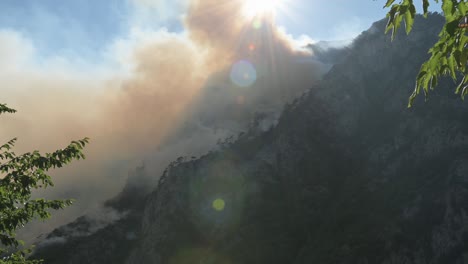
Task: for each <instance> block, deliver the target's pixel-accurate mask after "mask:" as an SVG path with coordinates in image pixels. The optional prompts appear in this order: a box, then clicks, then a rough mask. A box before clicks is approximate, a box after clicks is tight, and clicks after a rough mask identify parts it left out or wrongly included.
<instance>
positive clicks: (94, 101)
mask: <svg viewBox="0 0 468 264" xmlns="http://www.w3.org/2000/svg"><path fill="white" fill-rule="evenodd" d="M242 9H243V1H242V0H233V1H219V0H191V1H190V2H189V3H188V8H187V13H186V14H185V16H184V28H185V32H184V33H171V32H167V31H164V30H161V31H160V32H158V33H155V35H154V37H148V38H146V39H140V40H139V41H137V43H136V44H135V45H133V46H131V50H130V51H129V52H128V54H129V55H130V56H129V59H127V57H126V56H125V54H114V55H115V56H116V57H118V56H121V57H122V58H124V59H121V60H120V61H123V63H124V64H128V65H131V67H130V66H129V67H127V68H129V70H128V71H125V72H124V73H123V72H122V71H112V70H102V69H99V70H96V71H92V70H88V69H85V70H82V69H76V68H74V67H73V66H70V65H72V64H73V62H67V61H60V60H58V61H56V60H52V61H48V62H44V63H43V64H42V65H39V66H37V65H36V66H30V65H29V64H28V63H27V56H28V54H29V53H34V48H33V45H30V44H28V42H27V41H24V40H22V39H21V38H22V37H21V36H20V35H15V34H14V33H12V32H0V40H1V39H2V38H4V39H5V41H0V54H3V53H5V54H9V56H7V57H6V58H7V60H9V62H5V60H4V61H0V85H1V86H2V90H3V91H2V96H1V98H0V99H1V102H6V103H8V105H9V106H11V107H14V108H16V109H17V110H19V112H18V113H17V114H14V115H9V116H2V117H1V118H2V121H1V122H2V130H1V131H0V139H1V140H3V141H6V140H7V139H10V138H12V137H18V138H19V143H18V146H17V151H18V152H22V151H30V150H32V149H39V150H41V151H52V150H54V149H57V148H62V147H64V146H65V145H66V144H67V143H68V142H70V141H71V140H73V139H79V138H83V137H85V136H87V137H90V138H91V142H90V144H89V145H88V146H87V147H86V149H85V154H86V155H87V159H86V160H84V161H79V162H74V163H73V164H72V165H70V166H67V167H66V168H63V169H60V170H58V171H54V172H53V176H54V181H55V183H56V186H55V187H54V188H53V189H50V190H46V191H45V192H39V193H38V195H47V196H49V197H54V198H75V199H76V200H77V204H76V205H75V206H72V207H70V208H68V209H66V210H65V211H64V212H63V213H60V214H58V215H57V216H56V217H54V218H53V219H52V221H50V222H47V223H46V225H47V227H48V228H50V226H54V225H57V224H60V223H64V222H67V221H70V220H72V219H73V218H75V217H76V216H78V215H81V214H85V213H87V212H90V211H91V210H93V208H98V207H99V206H98V205H99V204H101V203H102V202H103V201H104V200H105V199H108V198H110V197H112V196H113V195H115V194H116V193H117V192H118V191H119V190H120V189H121V188H122V185H123V183H124V182H125V178H126V175H127V172H128V171H129V170H131V169H132V168H134V167H135V166H137V165H139V164H140V163H141V161H144V162H145V164H146V166H147V169H149V172H150V173H149V174H150V175H152V177H154V178H157V177H158V176H159V175H160V174H161V172H162V171H163V170H164V168H165V167H166V166H167V165H168V163H169V162H171V161H172V160H174V159H176V158H177V157H178V156H198V155H200V154H203V153H205V152H207V151H208V150H210V149H212V148H213V147H215V146H216V142H217V140H218V139H220V138H224V137H227V136H229V135H233V134H236V133H238V132H240V131H242V130H245V129H246V128H247V126H248V125H249V123H250V122H251V120H252V118H253V117H254V116H255V115H257V114H259V113H260V114H262V115H263V116H266V117H268V120H271V122H270V123H271V124H274V120H275V118H277V117H278V115H279V113H280V112H281V109H282V106H283V105H284V104H285V103H286V102H288V101H289V100H291V99H292V98H294V97H295V96H297V95H299V94H300V93H301V92H303V91H304V90H306V89H308V88H310V87H311V85H312V84H313V83H314V82H315V81H316V80H318V79H319V78H320V76H321V75H322V74H323V73H324V72H325V71H326V68H327V67H323V65H321V64H320V63H319V62H316V61H314V60H313V59H312V57H311V54H310V53H308V52H307V51H304V50H300V49H297V48H296V47H295V46H294V41H293V40H292V39H290V38H289V37H287V36H286V35H285V34H283V33H282V32H281V31H279V30H278V29H277V28H276V25H275V23H274V15H272V14H263V15H261V16H258V17H255V18H246V17H245V15H243V11H242ZM7 40H8V41H7ZM16 42H18V43H23V44H21V45H18V43H16ZM15 43H16V44H15ZM24 43H26V44H24ZM117 46H118V45H117ZM117 50H118V49H117ZM2 56H3V55H2ZM25 56H26V58H25ZM116 60H117V59H116ZM25 61H26V62H25ZM5 65H8V67H7V66H5ZM44 228H45V227H44Z"/></svg>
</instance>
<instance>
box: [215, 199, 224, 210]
mask: <svg viewBox="0 0 468 264" xmlns="http://www.w3.org/2000/svg"><path fill="white" fill-rule="evenodd" d="M212 206H213V209H215V210H216V211H218V212H219V211H223V210H224V207H225V206H226V203H225V202H224V200H223V199H216V200H214V201H213V204H212Z"/></svg>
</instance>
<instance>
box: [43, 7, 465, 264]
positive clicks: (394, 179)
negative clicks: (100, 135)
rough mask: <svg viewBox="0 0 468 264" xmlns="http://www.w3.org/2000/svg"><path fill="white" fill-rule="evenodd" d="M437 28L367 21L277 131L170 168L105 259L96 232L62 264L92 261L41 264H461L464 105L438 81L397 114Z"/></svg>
mask: <svg viewBox="0 0 468 264" xmlns="http://www.w3.org/2000/svg"><path fill="white" fill-rule="evenodd" d="M442 23H443V18H442V17H441V16H439V15H429V17H428V18H427V19H422V18H421V17H417V20H416V22H415V27H414V29H413V32H412V33H411V34H410V35H409V36H405V35H404V33H400V34H399V35H398V36H397V37H396V39H395V40H394V41H393V42H391V41H390V36H388V35H384V33H383V30H384V27H385V21H380V22H376V23H375V24H374V25H373V26H372V27H371V28H370V29H369V30H368V31H366V32H364V33H363V34H361V35H360V36H359V37H358V38H357V39H356V40H355V41H354V43H353V45H352V47H351V48H350V49H349V50H348V51H347V52H346V53H343V54H345V55H343V56H346V57H345V58H342V60H341V62H340V63H339V64H336V65H334V66H333V68H332V69H331V70H330V72H329V73H328V74H327V75H326V76H325V78H324V79H323V80H322V81H321V82H320V84H318V85H316V86H315V87H312V88H311V89H310V90H309V92H308V93H306V94H304V95H303V96H302V97H301V98H299V99H297V100H296V101H295V102H294V103H292V104H290V105H288V106H286V107H285V110H284V112H283V114H282V116H281V118H280V120H279V123H278V125H277V126H275V127H274V128H271V129H269V130H268V131H266V132H262V131H258V130H255V129H252V130H251V131H250V132H248V133H245V134H243V135H242V136H240V137H239V138H238V139H237V140H236V141H234V142H232V143H227V144H225V146H224V148H223V149H222V150H220V151H217V152H213V153H210V154H207V155H205V156H203V157H201V158H199V159H196V160H190V161H183V162H178V163H174V164H173V165H172V166H170V167H169V168H168V169H167V171H166V173H165V174H164V175H163V176H162V177H161V178H160V181H159V184H158V187H157V188H156V189H155V190H154V191H153V192H152V193H151V194H150V195H149V196H148V197H147V198H146V200H145V204H144V210H141V211H139V212H141V218H139V219H141V225H140V226H139V228H141V229H139V230H138V232H137V238H136V239H135V240H132V241H131V242H129V243H128V244H126V246H125V248H126V250H125V252H123V251H120V250H119V249H118V248H112V249H109V250H110V251H109V252H108V253H105V255H106V256H108V255H112V254H120V255H118V256H119V257H118V258H117V259H116V258H113V260H112V261H110V260H106V259H102V257H101V258H100V256H101V255H99V252H95V251H99V250H95V251H93V252H91V251H90V249H92V248H93V247H94V246H96V247H97V248H99V249H101V250H104V248H105V246H101V247H99V246H97V245H98V244H102V245H106V244H108V245H110V244H112V243H114V242H113V241H115V239H113V238H112V235H111V233H112V232H109V233H106V234H109V236H106V238H105V239H103V238H102V236H100V235H99V232H97V233H95V234H94V235H93V236H94V238H93V237H89V238H88V240H86V241H82V243H89V245H93V246H89V245H88V246H86V248H87V249H84V250H82V248H83V247H80V246H79V245H77V246H76V251H74V253H75V255H74V256H73V258H74V259H75V260H76V259H77V257H76V256H81V255H86V254H88V255H89V254H96V259H97V258H100V259H102V260H101V261H100V262H99V261H98V262H96V261H92V262H86V261H85V262H83V261H82V262H76V261H69V259H70V258H66V257H63V258H62V262H47V259H46V263H127V264H145V263H152V264H154V263H157V264H158V263H161V264H183V263H216V264H235V263H243V264H249V263H252V264H254V263H255V264H258V263H268V264H274V263H278V264H279V263H293V264H303V263H304V264H305V263H321V264H327V263H330V264H332V263H333V264H335V263H342V264H351V263H353V264H354V263H355V264H367V263H379V264H432V263H433V264H436V263H440V264H442V263H453V264H462V263H468V123H466V120H468V105H467V104H466V103H464V102H463V101H461V100H460V99H459V98H458V97H457V96H456V95H453V86H454V84H453V83H452V82H450V81H442V82H441V83H440V84H439V86H438V87H437V89H436V91H435V92H433V93H431V95H430V98H429V101H428V102H426V103H424V102H423V101H424V100H423V98H418V100H416V103H415V105H414V106H413V108H411V109H407V108H406V105H407V100H408V96H409V95H410V93H411V91H412V89H413V87H414V78H415V76H416V74H417V71H418V66H419V65H420V64H421V63H422V62H423V61H424V60H425V59H426V58H427V57H428V55H427V53H426V51H427V50H428V48H429V47H430V46H431V45H432V44H433V43H434V42H435V41H436V38H437V34H438V32H439V30H440V29H441V25H442ZM124 219H126V218H124ZM107 228H116V225H115V224H114V225H111V226H109V227H107ZM116 234H119V232H116ZM99 239H101V242H99V243H97V242H96V241H99ZM108 248H109V247H107V248H106V250H107V249H108ZM90 252H91V253H90ZM112 252H114V253H112ZM102 254H104V253H102ZM83 259H84V258H83ZM88 259H92V257H88Z"/></svg>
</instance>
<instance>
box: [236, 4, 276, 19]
mask: <svg viewBox="0 0 468 264" xmlns="http://www.w3.org/2000/svg"><path fill="white" fill-rule="evenodd" d="M281 2H282V1H281V0H244V8H243V15H244V16H245V17H246V18H254V17H258V16H265V15H274V14H275V13H276V11H277V9H278V8H279V7H280V5H281Z"/></svg>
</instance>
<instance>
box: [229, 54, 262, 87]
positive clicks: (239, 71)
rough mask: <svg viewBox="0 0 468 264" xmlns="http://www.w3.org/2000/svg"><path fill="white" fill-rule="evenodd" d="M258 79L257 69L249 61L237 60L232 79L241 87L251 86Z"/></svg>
mask: <svg viewBox="0 0 468 264" xmlns="http://www.w3.org/2000/svg"><path fill="white" fill-rule="evenodd" d="M256 80H257V71H256V70H255V67H254V66H253V65H252V64H251V63H250V62H248V61H245V60H241V61H238V62H236V63H235V64H234V65H233V66H232V69H231V81H232V82H233V83H235V84H236V85H238V86H240V87H249V86H251V85H252V84H254V83H255V81H256Z"/></svg>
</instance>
